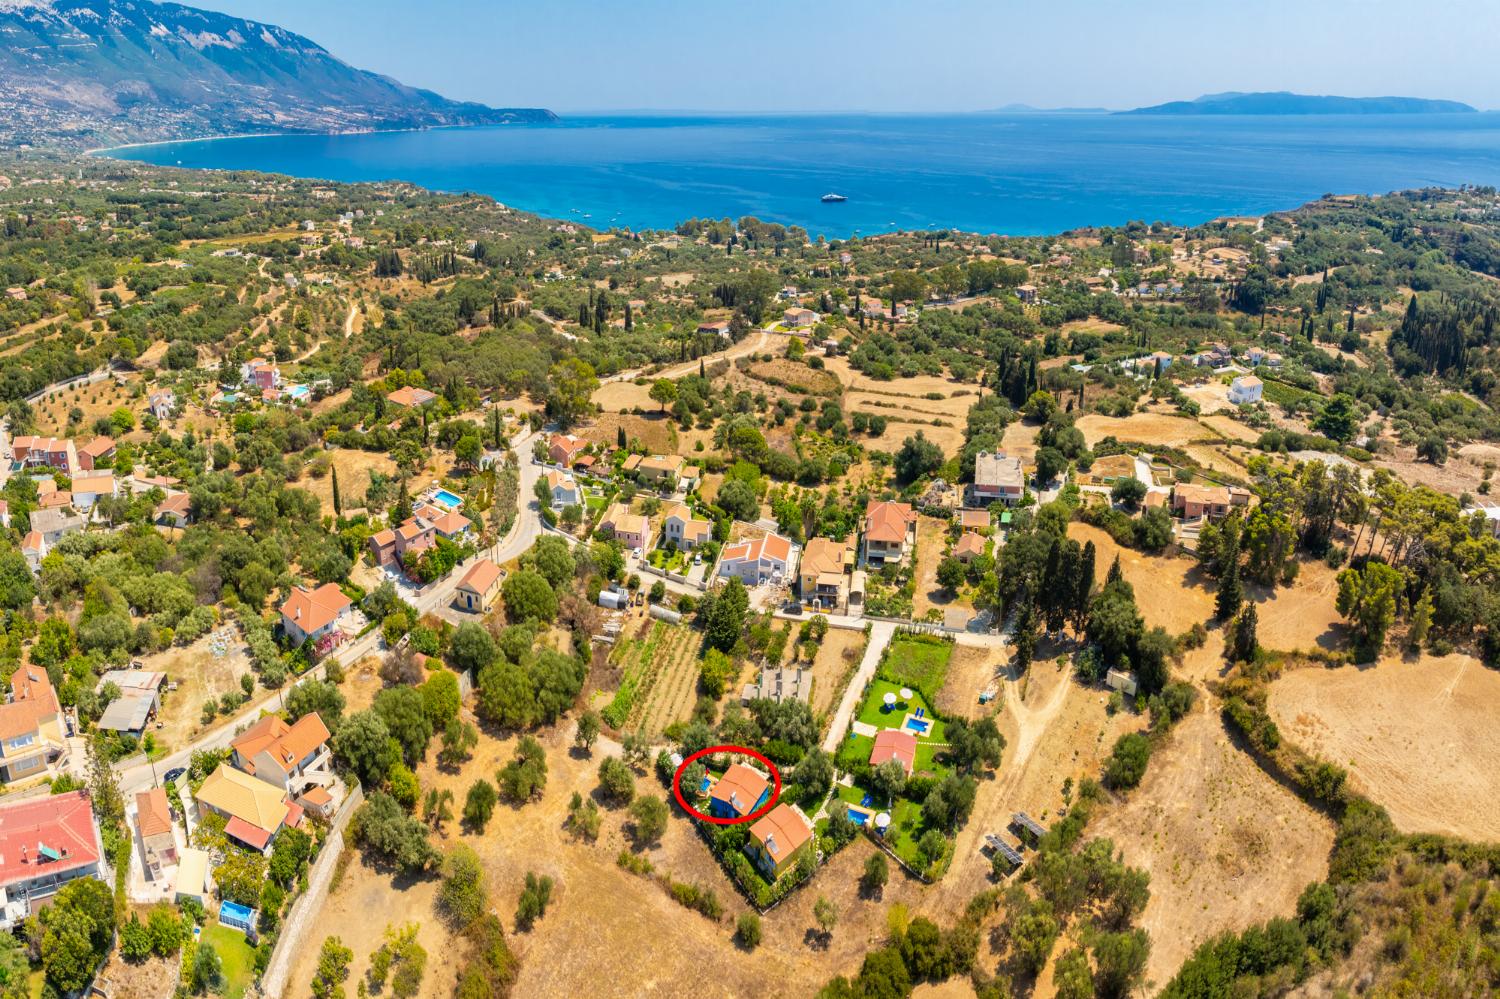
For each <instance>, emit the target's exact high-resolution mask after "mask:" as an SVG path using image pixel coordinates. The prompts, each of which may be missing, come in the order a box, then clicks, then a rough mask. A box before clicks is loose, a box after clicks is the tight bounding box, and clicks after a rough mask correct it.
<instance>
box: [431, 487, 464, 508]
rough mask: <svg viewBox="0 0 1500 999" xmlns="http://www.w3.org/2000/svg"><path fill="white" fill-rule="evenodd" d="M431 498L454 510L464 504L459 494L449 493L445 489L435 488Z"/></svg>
mask: <svg viewBox="0 0 1500 999" xmlns="http://www.w3.org/2000/svg"><path fill="white" fill-rule="evenodd" d="M432 498H433V499H434V500H435V501H437V502H438V503H441V504H443V506H445V507H447V508H448V509H450V510H456V509H458V508H459V507H461V506H463V505H464V499H463V497H462V496H459V495H457V494H456V493H450V492H449V491H448V490H446V489H439V490H437V491H436V492H434V493H433V494H432Z"/></svg>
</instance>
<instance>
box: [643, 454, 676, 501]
mask: <svg viewBox="0 0 1500 999" xmlns="http://www.w3.org/2000/svg"><path fill="white" fill-rule="evenodd" d="M682 466H683V460H682V458H681V457H680V456H679V455H675V454H669V455H661V454H653V455H649V456H648V457H645V458H642V459H641V460H640V461H639V462H637V463H636V466H635V468H634V471H635V473H636V474H637V475H639V476H640V477H641V481H642V482H644V483H646V484H647V485H650V486H654V487H656V488H657V489H663V490H666V491H668V492H670V491H671V490H673V489H676V488H677V479H678V477H679V476H681V475H682Z"/></svg>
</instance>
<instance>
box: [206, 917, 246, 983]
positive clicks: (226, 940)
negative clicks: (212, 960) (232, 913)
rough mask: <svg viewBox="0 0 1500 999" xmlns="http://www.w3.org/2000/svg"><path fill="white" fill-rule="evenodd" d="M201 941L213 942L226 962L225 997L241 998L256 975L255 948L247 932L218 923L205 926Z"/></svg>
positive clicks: (222, 959) (220, 957)
mask: <svg viewBox="0 0 1500 999" xmlns="http://www.w3.org/2000/svg"><path fill="white" fill-rule="evenodd" d="M200 943H208V944H212V945H213V948H214V950H216V951H218V952H219V959H220V960H221V961H223V962H224V988H223V990H222V991H221V992H220V994H221V995H222V996H224V999H240V997H241V996H243V995H244V994H245V990H246V989H247V988H249V987H250V981H251V979H252V978H254V977H255V949H254V948H253V947H251V946H250V944H249V942H248V941H246V940H245V934H243V933H241V932H240V931H239V930H232V929H230V928H229V927H227V926H221V925H219V924H218V923H213V924H211V925H208V926H205V927H203V934H202V937H201V939H200Z"/></svg>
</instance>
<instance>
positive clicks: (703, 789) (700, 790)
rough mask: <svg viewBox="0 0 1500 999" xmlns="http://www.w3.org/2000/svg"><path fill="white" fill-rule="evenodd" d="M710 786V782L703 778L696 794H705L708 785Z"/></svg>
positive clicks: (711, 782)
mask: <svg viewBox="0 0 1500 999" xmlns="http://www.w3.org/2000/svg"><path fill="white" fill-rule="evenodd" d="M712 784H713V781H712V780H710V779H709V778H707V777H705V778H703V783H702V784H699V785H698V793H699V794H707V793H708V789H709V787H710V785H712Z"/></svg>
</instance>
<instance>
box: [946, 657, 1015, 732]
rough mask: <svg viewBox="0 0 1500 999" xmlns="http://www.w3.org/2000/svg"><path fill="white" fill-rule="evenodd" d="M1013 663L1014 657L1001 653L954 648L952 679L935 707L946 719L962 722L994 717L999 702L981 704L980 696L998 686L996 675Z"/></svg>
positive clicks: (949, 671)
mask: <svg viewBox="0 0 1500 999" xmlns="http://www.w3.org/2000/svg"><path fill="white" fill-rule="evenodd" d="M1009 661H1010V654H1009V653H1008V652H1006V651H1004V650H1001V649H992V648H987V647H984V646H978V645H955V646H953V658H951V659H949V660H948V677H947V679H946V680H945V681H944V682H943V688H942V689H941V690H939V691H938V695H937V702H936V704H935V705H934V707H936V708H937V709H938V710H939V711H941V712H943V714H945V715H949V716H957V717H962V718H982V717H984V716H985V715H987V714H993V713H994V710H995V707H996V702H995V701H991V702H990V703H989V704H980V703H979V694H980V692H981V691H983V690H984V689H985V688H986V687H988V686H989V685H990V684H992V683H996V682H997V681H996V679H995V672H996V670H998V669H1000V668H1002V667H1003V666H1005V665H1006V664H1007V663H1008V662H1009Z"/></svg>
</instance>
